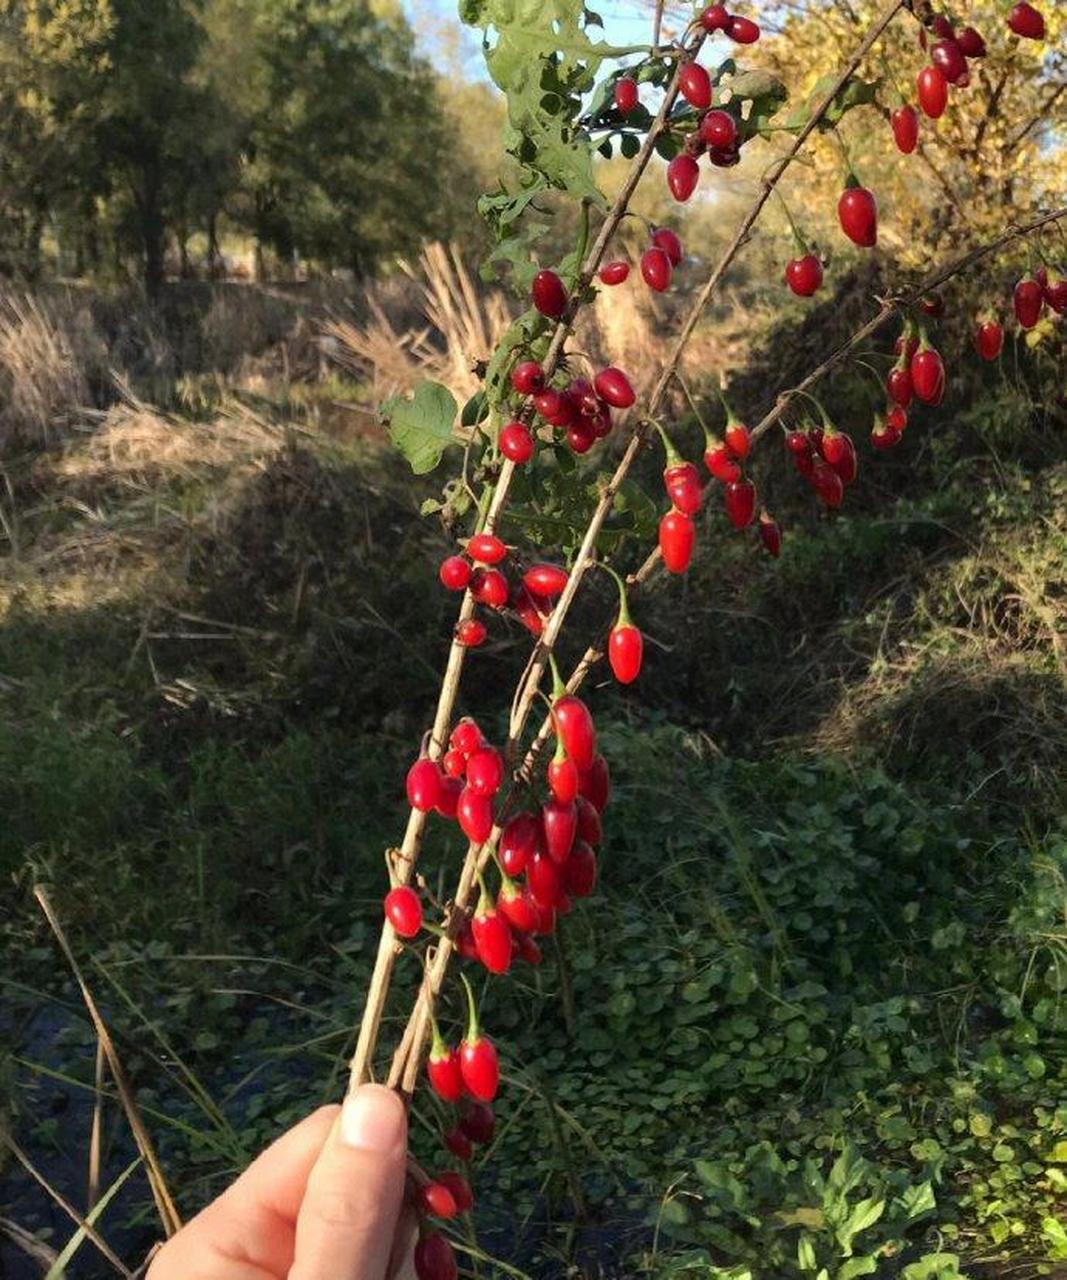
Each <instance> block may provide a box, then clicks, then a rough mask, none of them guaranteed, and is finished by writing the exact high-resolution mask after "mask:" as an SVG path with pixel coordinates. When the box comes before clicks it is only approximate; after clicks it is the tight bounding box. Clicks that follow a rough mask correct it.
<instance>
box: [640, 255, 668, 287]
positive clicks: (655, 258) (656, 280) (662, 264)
mask: <svg viewBox="0 0 1067 1280" xmlns="http://www.w3.org/2000/svg"><path fill="white" fill-rule="evenodd" d="M672 274H673V272H672V268H671V260H670V258H669V257H668V256H667V254H666V253H665V252H664V250H663V249H659V248H656V247H653V248H651V249H646V250H645V252H644V253H643V254H642V255H641V279H642V280H644V282H645V284H647V285H648V287H649V288H650V289H654V290H655V291H656V293H664V292H665V291H666V290H667V289H669V288H670V283H671V275H672Z"/></svg>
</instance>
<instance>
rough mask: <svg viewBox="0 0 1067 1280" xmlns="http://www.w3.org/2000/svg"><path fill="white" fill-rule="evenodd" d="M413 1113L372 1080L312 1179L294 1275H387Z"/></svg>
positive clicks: (333, 1279) (352, 1098) (380, 1278)
mask: <svg viewBox="0 0 1067 1280" xmlns="http://www.w3.org/2000/svg"><path fill="white" fill-rule="evenodd" d="M407 1129H408V1126H407V1113H406V1111H405V1109H404V1103H403V1101H402V1100H401V1098H400V1097H399V1095H398V1094H396V1093H394V1092H393V1091H392V1090H391V1089H385V1088H383V1087H382V1086H381V1085H374V1084H367V1085H363V1086H362V1087H361V1088H359V1089H357V1090H356V1091H355V1093H352V1094H350V1095H349V1096H348V1098H347V1099H346V1100H345V1104H344V1107H343V1108H342V1110H341V1118H340V1121H339V1122H338V1124H337V1126H336V1128H335V1131H334V1133H333V1135H332V1136H331V1137H330V1139H329V1141H328V1142H327V1143H326V1146H325V1147H324V1148H323V1151H322V1155H321V1156H320V1157H319V1160H318V1161H317V1163H316V1164H315V1167H314V1168H313V1169H312V1171H311V1175H310V1177H309V1178H308V1183H307V1191H306V1192H305V1194H304V1202H303V1204H302V1205H301V1206H300V1213H299V1216H298V1217H297V1223H296V1258H295V1261H294V1263H293V1268H292V1270H291V1271H290V1273H289V1280H384V1277H385V1274H386V1267H387V1266H388V1264H389V1255H390V1251H391V1250H392V1246H393V1235H394V1233H395V1232H396V1227H397V1219H398V1217H399V1215H400V1205H401V1201H402V1199H403V1194H404V1176H405V1171H406V1159H407Z"/></svg>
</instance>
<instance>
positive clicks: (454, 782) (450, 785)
mask: <svg viewBox="0 0 1067 1280" xmlns="http://www.w3.org/2000/svg"><path fill="white" fill-rule="evenodd" d="M462 794H463V782H462V780H461V779H460V778H445V779H444V780H443V781H442V783H441V799H440V800H438V802H437V805H436V809H437V812H438V813H439V814H440V815H441V817H442V818H447V819H448V820H449V822H454V821H455V818H456V812H457V810H458V808H459V798H460V796H461V795H462Z"/></svg>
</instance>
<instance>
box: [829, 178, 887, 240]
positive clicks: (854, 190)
mask: <svg viewBox="0 0 1067 1280" xmlns="http://www.w3.org/2000/svg"><path fill="white" fill-rule="evenodd" d="M837 217H838V221H839V222H840V223H841V230H842V231H843V232H844V233H845V235H846V236H848V238H849V239H850V240H851V241H852V243H853V244H858V245H859V246H860V248H861V249H870V248H871V247H872V245H875V244H877V243H878V204H877V202H876V201H875V198H874V195H873V193H872V192H870V191H868V190H867V188H866V187H846V188H845V190H844V191H842V192H841V197H840V199H839V200H838V202H837Z"/></svg>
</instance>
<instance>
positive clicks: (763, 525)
mask: <svg viewBox="0 0 1067 1280" xmlns="http://www.w3.org/2000/svg"><path fill="white" fill-rule="evenodd" d="M759 536H760V540H761V542H762V543H763V545H764V546H765V547H766V548H767V550H768V551H769V552H770V554H771V555H772V556H774V557H775V559H777V558H778V555H779V554H780V553H781V550H782V531H781V529H779V527H778V521H777V520H775V519H773V518H772V517H771V516H769V515H768V514H767V512H766V511H761V512H760V517H759Z"/></svg>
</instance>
